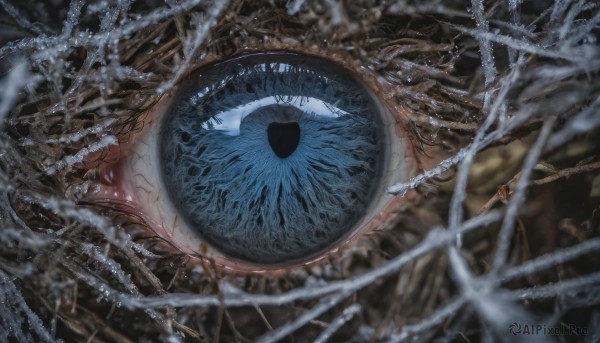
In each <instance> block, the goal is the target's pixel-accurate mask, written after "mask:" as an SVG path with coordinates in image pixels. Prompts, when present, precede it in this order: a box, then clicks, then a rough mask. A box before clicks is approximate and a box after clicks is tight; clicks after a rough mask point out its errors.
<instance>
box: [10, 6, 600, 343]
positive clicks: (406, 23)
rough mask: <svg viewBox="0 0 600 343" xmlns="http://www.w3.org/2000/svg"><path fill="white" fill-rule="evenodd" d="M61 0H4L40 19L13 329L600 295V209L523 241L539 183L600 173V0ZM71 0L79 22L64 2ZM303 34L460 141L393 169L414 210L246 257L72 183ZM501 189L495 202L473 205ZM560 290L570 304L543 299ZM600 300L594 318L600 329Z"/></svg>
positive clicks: (20, 179) (394, 315) (108, 331)
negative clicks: (285, 252) (487, 161)
mask: <svg viewBox="0 0 600 343" xmlns="http://www.w3.org/2000/svg"><path fill="white" fill-rule="evenodd" d="M27 3H28V4H29V3H34V2H32V1H29V2H27ZM50 3H52V4H53V5H52V4H47V2H43V1H42V2H36V7H35V8H32V9H31V10H29V9H27V10H24V6H22V4H20V3H18V2H11V1H7V0H0V10H2V13H3V15H5V16H6V18H3V21H2V23H1V24H2V25H3V26H2V27H0V31H1V30H2V29H3V28H4V27H5V26H6V27H9V28H10V29H11V30H13V29H14V30H15V31H16V32H19V34H21V36H22V38H20V39H17V40H14V41H4V40H1V41H0V42H1V44H3V45H2V46H0V68H1V70H2V72H3V73H4V74H3V75H2V79H1V80H0V128H1V129H2V132H1V133H0V183H1V184H2V191H3V192H2V194H1V196H0V224H1V225H0V226H1V227H0V313H1V314H2V315H0V341H36V342H53V341H56V340H57V339H56V338H55V335H58V336H60V335H61V334H65V333H64V332H71V331H72V332H80V333H81V337H76V338H73V339H74V340H78V339H79V340H81V341H86V340H94V337H98V340H99V341H126V339H132V337H133V336H134V335H135V339H138V338H139V340H140V341H143V340H152V341H154V340H160V341H165V342H180V341H193V340H198V341H203V340H206V341H243V342H245V341H258V342H261V341H262V342H273V341H278V340H288V339H289V340H293V339H296V340H297V338H298V337H304V335H305V334H306V333H307V332H308V333H311V334H312V336H310V337H312V338H313V339H315V341H316V342H326V341H336V340H339V337H352V339H353V341H354V342H366V341H382V342H409V341H427V340H435V339H437V338H439V337H438V336H435V335H436V333H438V335H439V334H440V332H443V334H448V338H447V339H448V340H452V339H457V337H459V336H461V335H465V337H466V338H465V339H469V340H472V341H484V340H488V341H494V340H505V339H508V337H509V336H508V335H507V332H508V325H509V324H510V323H511V322H512V321H522V322H532V321H536V320H539V321H543V322H544V323H553V322H556V321H559V320H563V319H562V318H563V316H564V315H565V314H566V313H568V312H569V311H571V310H577V311H588V310H589V311H592V310H590V308H591V307H593V306H596V307H598V306H600V295H599V294H600V291H599V289H600V287H599V285H600V273H599V272H598V267H597V266H596V265H592V266H587V265H586V266H585V267H586V268H587V269H586V268H580V269H578V267H580V265H581V266H583V265H585V263H586V261H592V262H593V263H596V262H597V256H598V255H599V253H600V238H599V237H598V231H597V230H598V228H597V226H598V217H597V214H593V215H592V214H590V216H587V217H585V218H579V217H578V216H579V214H577V213H570V212H568V211H567V209H568V208H569V206H566V205H565V206H562V205H564V204H561V203H560V201H555V202H554V203H552V206H554V207H549V208H547V209H544V210H545V211H547V212H544V213H547V214H549V215H550V214H551V215H553V216H554V217H551V220H552V221H554V218H555V217H556V218H558V219H556V220H557V221H561V223H560V224H561V225H562V226H557V227H558V228H559V229H557V230H556V231H558V232H550V231H551V230H548V231H543V232H544V234H547V235H548V241H552V242H554V243H556V245H555V246H550V245H549V246H548V247H547V248H545V249H546V250H544V251H541V252H540V251H537V252H538V254H537V255H531V256H529V255H527V254H526V252H528V251H529V250H528V249H520V248H521V247H523V246H525V245H526V244H525V243H523V242H522V240H523V239H524V237H526V238H530V237H529V236H527V235H528V234H530V233H531V232H532V230H534V229H535V227H534V226H533V224H531V223H530V222H527V221H524V220H522V219H523V217H526V216H527V214H528V211H532V209H533V210H535V209H536V208H539V207H540V205H545V203H544V202H543V201H542V200H543V199H542V200H539V199H537V198H535V196H536V194H537V192H536V190H538V188H536V187H542V185H543V187H548V188H544V190H545V191H547V192H548V194H552V196H556V194H562V193H555V192H554V190H555V189H558V188H559V187H558V185H563V186H564V185H568V184H569V182H572V181H574V180H575V181H580V184H581V185H587V184H588V183H589V182H588V181H586V180H588V179H589V180H592V179H594V178H595V179H598V177H597V171H598V170H599V169H600V164H598V163H599V162H598V159H599V158H600V157H599V155H600V154H599V153H598V146H597V144H598V143H597V141H598V139H597V135H598V129H599V128H600V83H599V82H600V81H599V80H600V78H599V77H598V75H599V73H600V46H599V43H598V41H599V38H598V37H599V32H600V31H599V30H600V7H599V6H600V5H598V4H597V3H596V2H592V1H587V2H586V1H564V0H556V1H553V2H549V4H550V5H549V7H547V8H538V7H539V4H537V3H535V4H534V2H530V3H527V7H526V8H525V7H523V8H522V7H521V6H522V4H523V3H524V2H523V1H522V0H504V1H495V0H491V1H483V0H469V1H465V2H456V1H442V0H426V1H412V0H397V1H388V2H385V1H384V2H374V3H377V4H378V5H377V6H376V7H371V3H373V2H369V1H356V2H352V1H339V0H326V1H314V0H290V1H279V2H278V1H268V0H264V1H256V2H254V1H251V2H240V1H235V0H232V1H206V0H167V1H142V0H139V1H127V0H125V1H120V0H119V1H118V0H106V1H105V0H98V1H95V0H94V1H87V0H72V1H62V0H56V1H52V2H50ZM51 5H52V6H57V7H61V8H60V11H59V12H60V15H61V16H62V17H61V18H62V19H61V20H62V22H55V19H53V18H49V13H54V10H52V11H51V10H50V9H51V8H52V6H51ZM466 6H469V7H466ZM248 11H251V13H248ZM286 15H287V16H289V17H287V16H286ZM399 18H401V19H402V23H400V24H398V21H399ZM404 19H406V20H404ZM53 20H54V21H53ZM286 25H289V26H290V27H286ZM415 25H416V26H415ZM419 25H420V26H419ZM332 26H335V30H331V27H332ZM334 31H335V32H334ZM6 35H7V36H9V35H8V34H6ZM0 39H5V34H4V32H0ZM10 39H12V38H10ZM292 40H293V41H295V42H299V43H300V44H299V45H297V46H295V49H300V48H308V49H310V50H311V51H312V52H313V53H317V51H322V50H323V51H326V52H327V53H328V54H329V55H330V56H334V57H336V58H337V57H339V56H346V57H348V58H349V59H354V61H352V63H349V64H348V66H350V65H352V67H355V66H356V67H359V68H357V69H361V68H362V69H361V70H367V71H369V73H370V74H371V76H373V80H375V79H376V80H378V81H380V82H381V84H382V85H383V87H382V89H381V92H380V93H381V95H382V96H383V97H385V99H386V101H387V102H388V103H389V104H390V105H391V106H390V109H393V110H397V112H398V113H397V114H398V118H402V119H403V120H406V121H407V131H408V135H409V136H410V139H411V142H412V143H414V146H415V150H419V154H420V155H419V156H427V157H429V156H430V155H429V154H432V155H435V154H436V153H437V152H438V151H441V153H440V154H439V155H435V156H434V157H435V158H436V159H435V161H436V164H435V165H434V166H432V167H428V168H427V169H426V170H422V171H420V172H419V173H417V174H416V175H414V176H413V177H412V178H411V179H409V180H407V181H405V182H402V183H398V184H395V185H391V186H390V187H388V189H387V192H388V193H390V194H392V195H395V196H409V195H410V196H412V195H417V196H418V201H415V203H416V205H415V204H413V203H410V204H407V205H405V206H404V205H403V207H402V208H400V209H398V217H399V218H398V221H399V224H398V226H397V227H396V226H394V228H378V230H375V231H374V232H373V233H372V234H371V235H370V236H369V237H368V238H366V239H365V240H363V241H360V242H358V243H357V244H356V245H354V246H353V248H352V249H347V250H346V251H342V252H340V253H339V254H340V256H338V255H335V256H331V257H329V258H328V260H327V261H322V262H320V264H317V265H309V266H306V267H301V268H298V269H296V270H293V271H290V272H289V273H286V272H281V273H278V274H276V273H274V274H270V273H265V274H262V275H244V276H240V275H234V274H232V273H229V272H228V271H227V270H221V269H218V268H216V267H215V266H214V265H213V264H212V261H210V260H206V261H204V260H203V261H202V263H199V262H197V261H196V260H194V259H193V258H191V257H190V256H187V255H186V254H183V253H180V252H178V251H174V249H171V247H168V244H169V243H168V242H165V241H164V239H162V238H160V237H157V236H156V235H153V234H152V233H149V232H146V231H143V232H142V230H139V228H140V227H143V226H144V225H147V224H148V223H145V222H144V218H143V216H139V213H137V212H136V211H132V210H130V209H129V208H128V207H127V206H128V204H118V205H119V206H116V205H115V204H112V203H106V202H98V203H93V204H92V203H89V201H88V202H86V201H85V197H78V199H82V200H80V201H78V202H75V201H71V200H67V199H65V197H66V196H65V194H69V191H72V189H73V187H77V185H82V186H81V187H80V189H81V193H85V190H87V189H92V188H93V186H94V182H96V180H95V179H94V178H95V176H96V171H95V170H87V169H86V166H85V165H86V164H85V163H84V162H85V161H86V160H87V159H88V158H90V157H92V156H95V154H98V155H102V153H103V152H104V151H106V149H109V148H111V147H113V146H115V145H116V144H119V142H121V141H122V137H121V135H123V136H124V137H126V136H127V135H128V134H130V133H135V132H136V131H137V130H141V129H143V127H142V126H143V123H140V122H138V121H137V118H138V117H137V116H139V115H140V114H141V113H143V112H144V111H145V110H147V109H148V108H149V106H151V105H152V104H154V103H156V101H157V100H158V97H159V96H162V95H164V94H167V95H169V94H170V93H171V92H172V91H173V89H175V88H176V87H177V84H178V82H179V81H180V80H181V79H182V78H184V77H186V76H187V75H188V73H189V72H190V70H192V69H194V68H196V67H197V66H200V65H202V64H203V63H205V62H206V61H208V59H207V60H205V58H209V59H210V58H213V57H219V56H221V55H222V54H235V53H237V52H239V51H253V50H254V49H260V48H261V46H262V45H261V44H271V45H269V46H272V47H275V48H278V49H280V48H285V47H286V46H285V44H284V43H283V42H288V41H292ZM434 41H435V42H434ZM317 47H318V48H317ZM330 50H331V51H330ZM15 56H17V57H18V59H19V61H18V63H14V60H16V59H17V58H15ZM10 63H13V64H12V65H11V64H10ZM369 80H371V79H369ZM514 142H519V143H523V144H525V146H526V148H524V150H525V151H524V152H523V154H522V158H521V159H520V160H519V162H518V166H517V168H516V169H515V171H514V174H511V175H508V177H506V178H504V179H502V180H501V181H494V182H495V183H494V184H493V185H492V186H491V190H490V189H484V188H482V187H483V186H481V185H480V184H478V183H477V182H476V180H475V178H474V176H473V174H474V170H475V169H476V167H477V166H478V165H479V164H480V163H482V161H481V159H482V158H483V157H482V156H485V154H486V153H490V152H491V153H493V152H495V151H496V150H494V149H497V148H498V147H509V146H510V145H511V144H512V143H514ZM430 147H432V148H437V150H436V149H429V148H430ZM507 149H508V148H507ZM585 149H588V150H585ZM582 150H585V154H583V155H582V156H579V155H577V156H566V157H564V158H563V157H561V156H559V155H560V154H557V152H560V153H564V154H568V153H574V152H577V151H582ZM432 151H433V153H432ZM507 154H510V151H509V152H508V153H507ZM496 155H500V154H496ZM496 157H498V156H494V158H496ZM555 159H558V162H557V163H556V164H554V160H555ZM575 160H577V161H575ZM550 163H552V164H553V165H550ZM508 167H509V166H506V169H508ZM504 168H505V166H504V165H502V164H500V167H496V169H497V172H498V174H502V173H501V172H506V171H505V170H499V169H504ZM448 175H450V177H451V180H450V182H448V183H447V184H444V182H443V181H444V179H445V178H446V177H447V176H448ZM503 175H506V173H504V174H503ZM440 180H441V181H440ZM485 181H488V180H485ZM489 182H491V181H489ZM551 187H557V188H551ZM582 187H583V186H582ZM594 187H595V186H594ZM594 189H595V188H594ZM409 190H414V192H411V193H410V194H409V193H408V191H409ZM563 191H564V190H563ZM590 191H592V189H590V190H587V189H586V190H585V192H584V193H586V194H589V193H590ZM593 194H596V193H593ZM487 196H489V197H491V199H490V201H488V203H489V204H490V205H489V206H483V207H482V209H481V210H480V211H479V212H478V211H477V210H478V208H473V204H474V203H475V204H478V202H477V201H475V200H476V199H475V198H481V197H487ZM548 197H551V196H550V195H548ZM474 199H475V200H474ZM438 200H439V202H436V201H438ZM583 200H584V199H582V201H583ZM484 201H485V200H484ZM486 205H487V204H486ZM582 211H583V210H582ZM559 217H560V218H559ZM553 224H554V223H553ZM563 231H564V232H563ZM388 235H389V236H388ZM474 240H475V242H473V241H474ZM527 244H529V246H528V247H529V248H536V242H528V243H527ZM482 251H483V252H482ZM190 261H196V262H190ZM573 265H576V267H577V268H571V269H569V270H566V269H567V268H569V267H572V266H573ZM582 269H585V270H583V271H582ZM557 271H558V272H557ZM382 285H383V286H385V287H383V286H382ZM427 289H433V290H434V291H431V292H430V293H427V292H425V290H427ZM38 290H39V291H38ZM436 291H437V292H436ZM32 293H33V295H32ZM380 293H381V294H380ZM383 297H385V300H384V301H381V303H380V304H378V305H379V306H382V308H384V309H381V308H378V307H377V306H378V305H375V303H376V302H377V301H380V300H381V299H379V298H383ZM372 298H377V299H376V300H372ZM30 300H32V301H30ZM540 300H543V301H544V304H550V305H553V306H546V307H544V310H543V311H542V312H543V315H541V316H540V317H543V318H541V319H540V317H537V314H538V312H537V311H536V307H535V305H536V304H539V303H540ZM384 302H385V303H384ZM30 306H31V307H30ZM404 309H407V310H406V311H405V312H403V310H404ZM530 309H531V310H530ZM95 310H98V313H101V315H99V314H98V313H93V312H94V311H95ZM412 313H415V315H414V316H410V315H407V314H412ZM131 318H135V320H136V325H133V326H128V324H129V320H130V319H131ZM254 318H259V320H260V321H258V322H253V321H252V320H253V319H254ZM599 318H600V315H598V312H597V311H596V312H595V314H593V315H591V316H590V318H589V323H577V324H578V325H580V326H586V325H587V326H588V327H589V328H590V330H593V328H595V327H597V323H598V321H599V320H600V319H599ZM122 320H123V321H125V323H122V322H120V321H122ZM131 320H133V319H131ZM58 323H60V325H61V330H57V329H56V327H57V325H58ZM71 325H72V326H71ZM249 325H251V326H252V328H249V327H247V326H249ZM548 325H551V324H548ZM138 334H139V337H138V336H137V335H138ZM338 334H341V335H340V336H339V337H338V336H337V335H338ZM111 335H112V336H111ZM246 335H248V337H247V336H246ZM598 335H599V332H598V330H597V329H596V331H594V332H592V331H591V332H590V335H589V337H591V338H590V340H591V341H594V339H596V337H598ZM100 336H101V337H100ZM149 337H150V338H149ZM135 339H134V340H135Z"/></svg>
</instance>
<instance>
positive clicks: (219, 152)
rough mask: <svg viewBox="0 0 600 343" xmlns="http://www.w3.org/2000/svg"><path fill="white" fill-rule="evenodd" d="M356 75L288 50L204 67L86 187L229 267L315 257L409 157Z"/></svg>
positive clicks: (381, 192)
mask: <svg viewBox="0 0 600 343" xmlns="http://www.w3.org/2000/svg"><path fill="white" fill-rule="evenodd" d="M355 74H356V72H354V71H351V70H348V69H345V68H343V67H342V66H340V65H338V64H336V63H335V62H333V61H330V60H327V59H325V58H321V57H317V56H311V55H305V54H299V53H295V52H285V51H270V52H256V53H246V54H242V55H239V56H235V57H232V58H229V59H226V60H223V61H219V62H214V63H211V64H209V65H207V66H203V67H201V68H200V69H199V70H197V71H194V72H193V73H191V74H190V75H189V76H187V77H186V78H185V79H184V80H183V81H182V82H181V83H180V84H179V85H178V86H177V88H176V90H175V91H174V94H173V95H172V96H169V97H167V98H166V99H163V100H162V103H161V104H160V105H159V106H158V107H159V109H155V110H152V111H153V112H152V114H149V115H147V116H146V118H145V119H144V122H145V124H146V125H147V127H146V131H145V132H143V133H141V134H140V133H138V134H137V136H138V137H136V138H135V139H131V140H130V141H129V144H130V145H131V149H130V151H127V152H123V151H122V152H121V153H122V154H123V155H124V156H125V157H124V158H123V160H122V161H120V162H118V163H112V165H113V166H115V168H118V170H113V169H114V168H111V167H110V166H109V167H107V168H100V170H102V173H103V174H108V173H112V174H115V175H119V178H118V179H119V180H115V184H112V185H108V186H103V187H101V188H100V189H99V190H98V191H97V192H96V193H92V194H91V195H90V196H91V197H94V198H96V199H98V200H101V199H102V197H103V196H106V199H105V200H112V201H121V202H122V203H123V204H126V205H128V206H134V207H136V208H137V210H138V211H139V212H140V213H141V216H142V217H143V218H144V219H145V222H146V223H147V224H148V226H149V227H150V229H153V230H154V232H156V233H157V234H159V235H160V236H161V237H162V238H163V239H165V240H166V241H168V242H169V243H171V244H172V245H174V246H175V247H178V248H180V249H181V250H182V251H184V252H186V253H188V254H190V255H194V256H198V255H199V253H200V251H201V250H202V249H201V245H202V243H206V244H208V246H210V247H213V248H214V249H216V250H217V251H218V252H220V253H221V254H222V255H223V257H218V258H217V259H218V261H219V262H222V263H225V264H227V265H228V266H229V267H233V268H242V269H245V270H250V269H252V268H254V269H255V270H260V268H261V266H262V268H265V267H271V268H273V267H277V266H278V267H281V266H283V265H284V264H290V263H292V264H293V263H299V262H309V261H311V260H314V259H317V258H319V257H321V256H322V255H323V254H325V253H326V252H328V251H330V250H332V249H333V248H334V247H337V246H338V245H339V244H341V243H342V242H343V241H346V240H349V239H350V238H351V237H352V236H355V235H357V231H361V230H363V231H364V230H365V229H369V227H372V226H373V225H372V224H371V225H369V224H370V223H371V222H373V221H382V217H383V214H382V213H383V211H385V210H386V208H385V207H386V205H389V202H390V200H391V199H393V198H394V197H392V196H391V195H389V194H387V193H386V189H387V188H388V187H389V186H391V185H392V184H394V183H396V182H400V181H406V180H407V179H408V172H409V169H411V166H414V157H411V154H412V151H410V150H408V147H409V146H410V144H409V142H408V141H407V138H406V135H405V133H404V131H403V126H402V124H400V121H399V119H397V118H394V117H392V116H391V113H390V111H389V110H388V109H387V107H386V104H384V103H383V100H382V99H380V98H379V95H378V94H377V93H376V91H377V90H376V89H372V88H371V86H370V85H369V84H367V83H366V82H365V81H364V80H361V79H360V78H359V77H358V76H356V75H355ZM392 152H394V155H392ZM100 177H101V178H102V177H103V175H101V176H100ZM114 189H120V190H122V192H115V191H114ZM114 194H117V196H116V197H115V196H114ZM111 196H112V199H110V197H111ZM127 199H130V200H129V201H127Z"/></svg>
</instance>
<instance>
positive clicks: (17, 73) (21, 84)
mask: <svg viewBox="0 0 600 343" xmlns="http://www.w3.org/2000/svg"><path fill="white" fill-rule="evenodd" d="M28 67H29V66H28V65H27V63H25V62H20V63H18V64H17V65H15V66H13V67H12V69H11V70H10V72H9V73H8V75H7V76H5V77H4V78H3V79H2V80H0V128H1V127H2V126H3V125H4V120H5V118H6V115H7V114H8V112H9V111H10V110H11V109H12V108H13V106H14V105H15V103H16V102H17V100H18V97H19V92H20V91H21V90H22V89H23V88H25V87H33V86H34V85H35V84H36V83H37V82H39V81H40V78H39V77H36V76H34V75H32V74H30V73H29V70H28Z"/></svg>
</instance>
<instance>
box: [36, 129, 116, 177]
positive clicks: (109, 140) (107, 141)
mask: <svg viewBox="0 0 600 343" xmlns="http://www.w3.org/2000/svg"><path fill="white" fill-rule="evenodd" d="M76 135H77V134H73V135H72V136H71V137H76ZM68 139H69V138H67V140H68ZM117 142H118V140H117V138H116V137H115V136H105V137H102V139H100V142H97V143H93V144H91V145H90V146H88V147H87V148H83V149H81V150H79V151H78V152H77V153H76V154H75V155H72V156H66V157H65V158H63V159H62V160H60V161H58V162H56V163H55V164H54V165H53V166H51V167H49V168H48V169H47V171H46V172H47V173H48V174H49V175H52V174H54V173H56V172H57V171H60V170H63V169H66V168H70V167H73V166H74V165H75V164H76V163H81V162H83V160H84V159H85V158H86V157H87V156H88V155H89V154H91V153H94V152H97V151H100V150H103V149H105V148H107V147H108V146H110V145H115V144H117Z"/></svg>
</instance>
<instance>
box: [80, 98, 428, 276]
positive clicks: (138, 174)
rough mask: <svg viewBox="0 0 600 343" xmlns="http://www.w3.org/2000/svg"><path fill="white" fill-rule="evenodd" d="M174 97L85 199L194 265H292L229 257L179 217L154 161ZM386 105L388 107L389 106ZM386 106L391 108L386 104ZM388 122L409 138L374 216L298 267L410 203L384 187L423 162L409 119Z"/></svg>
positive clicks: (256, 268) (147, 116)
mask: <svg viewBox="0 0 600 343" xmlns="http://www.w3.org/2000/svg"><path fill="white" fill-rule="evenodd" d="M380 98H381V97H380ZM170 101H171V96H169V95H168V94H165V95H163V97H162V98H161V99H160V101H159V102H158V103H157V104H155V105H154V106H153V108H152V109H151V110H150V111H148V112H146V113H144V114H143V115H142V116H141V117H140V118H139V121H140V123H143V126H142V128H141V129H140V130H137V131H136V132H132V133H126V134H125V135H124V136H123V137H122V139H121V140H120V144H119V146H118V147H117V148H116V149H113V150H110V151H109V152H108V158H105V159H104V160H105V162H102V163H101V164H100V165H99V166H98V181H99V182H98V184H99V186H98V188H97V190H96V191H94V192H93V193H91V194H89V195H88V196H87V197H86V200H88V201H91V202H109V203H112V204H114V206H116V207H118V208H120V209H121V210H123V211H125V212H128V213H132V214H133V215H134V216H135V217H137V218H140V219H141V220H142V221H143V223H144V224H145V225H144V226H145V227H147V228H148V229H149V230H151V233H153V234H156V235H157V236H159V237H161V238H162V239H163V240H165V241H166V242H169V243H170V244H169V245H168V246H169V247H172V248H174V249H176V250H177V251H179V252H181V253H184V254H187V255H189V256H190V257H191V259H190V262H191V263H203V262H207V261H214V262H215V263H216V265H217V266H221V267H223V268H226V269H228V270H232V271H234V272H240V273H247V272H276V271H278V270H280V271H281V270H285V269H288V268H289V267H290V265H269V266H263V265H255V264H250V263H245V262H240V261H236V260H232V259H230V258H228V257H225V256H223V255H221V254H219V253H218V252H216V251H213V249H210V248H209V247H208V246H207V245H206V244H205V243H203V242H202V241H201V240H200V239H199V238H198V237H197V236H196V235H195V234H194V233H193V232H192V230H190V229H189V228H188V227H187V226H186V224H185V223H184V222H183V221H182V220H180V219H179V218H178V215H177V213H176V209H175V208H174V207H173V205H171V203H170V201H169V199H168V193H167V192H166V189H165V188H164V186H163V185H162V181H161V178H160V175H159V171H158V168H157V166H155V165H153V163H160V161H158V160H157V156H156V154H155V152H156V144H157V142H156V139H155V137H156V135H155V134H156V130H157V127H158V125H157V122H158V121H159V120H160V118H161V115H162V114H163V113H164V112H165V110H166V108H167V106H168V105H169V103H170ZM382 102H383V101H382ZM382 106H385V107H387V105H386V104H382ZM385 110H386V111H388V109H387V108H386V109H385ZM396 113H397V112H396ZM386 120H387V121H388V122H387V125H386V127H387V128H388V129H387V132H386V134H387V135H390V136H393V137H392V139H391V141H393V142H396V143H397V142H404V143H402V144H404V145H403V146H401V145H402V144H400V143H397V144H396V145H395V146H393V147H392V148H390V151H389V152H388V154H389V155H390V156H391V159H390V161H389V162H388V163H391V166H390V167H388V168H386V169H387V170H388V172H387V174H386V175H384V176H383V178H384V180H383V184H384V185H383V186H382V189H381V190H380V192H379V194H378V195H377V196H376V198H377V200H376V201H375V204H374V205H372V208H371V209H370V211H369V213H370V214H369V216H368V217H366V218H365V219H363V221H362V222H361V224H360V225H359V226H358V229H356V230H354V232H353V233H352V234H351V235H350V236H348V237H347V238H346V239H345V240H343V241H342V242H340V243H339V244H338V245H337V246H335V247H334V248H333V249H331V250H330V251H328V252H325V253H323V254H321V255H320V256H315V257H314V258H312V259H309V260H307V261H304V262H302V263H300V264H299V265H305V264H309V263H314V262H316V261H319V260H323V259H325V258H327V257H330V256H332V255H334V254H336V253H337V252H338V251H340V250H341V248H343V247H346V246H349V245H350V244H351V243H353V242H355V241H356V240H358V239H359V238H360V237H362V236H364V235H366V234H368V233H369V232H371V231H373V230H375V229H376V228H378V227H380V226H381V225H382V224H385V223H386V222H387V221H389V220H390V219H391V217H392V214H393V213H394V212H396V211H397V209H398V208H399V207H400V206H401V205H402V204H403V203H404V202H406V199H407V197H406V196H405V197H395V196H391V195H389V194H387V193H386V192H385V188H387V187H388V186H389V185H391V184H393V183H395V182H399V181H405V180H406V179H407V178H408V177H409V176H412V175H414V174H416V172H417V168H418V165H419V164H421V163H420V162H418V161H416V157H415V156H416V154H415V152H414V149H413V146H412V144H411V143H410V139H409V137H408V134H407V131H406V129H405V128H404V124H402V123H403V122H405V120H406V119H405V118H404V119H403V118H398V116H397V115H395V116H392V115H391V114H390V112H389V111H388V115H387V119H386ZM155 161H158V162H155ZM398 168H400V169H402V170H401V171H400V170H398ZM400 174H402V175H400ZM296 265H298V264H296Z"/></svg>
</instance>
